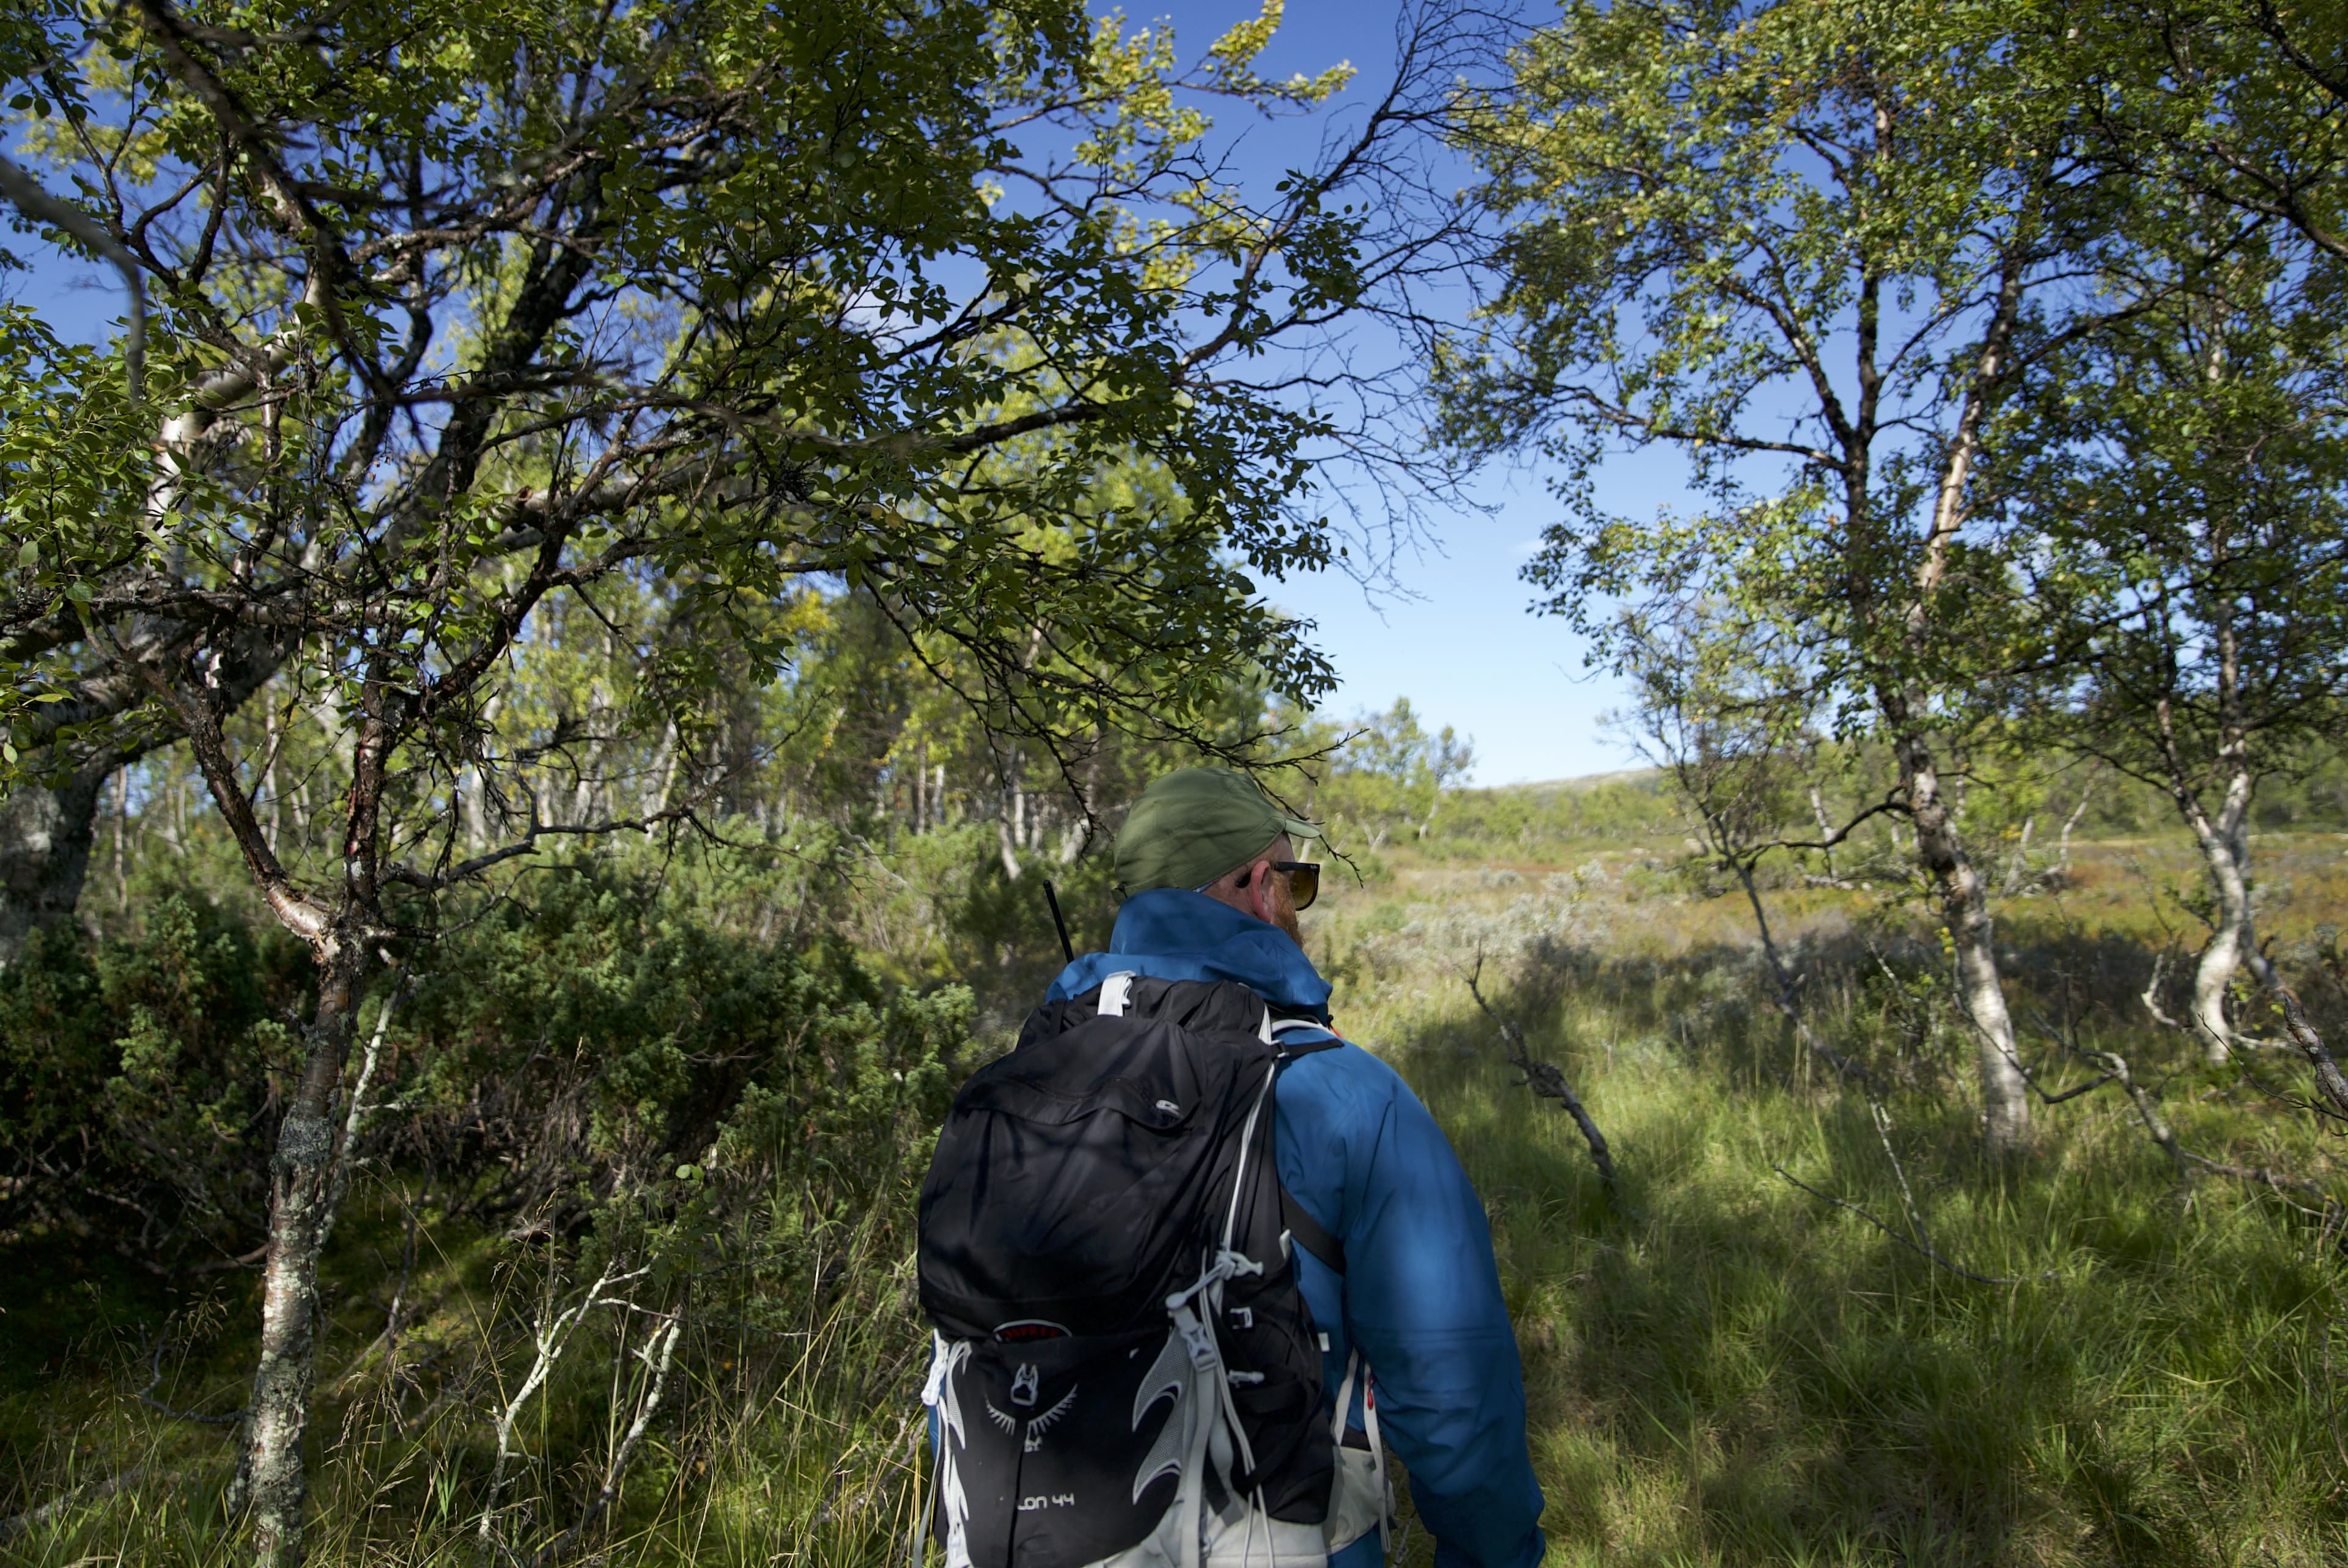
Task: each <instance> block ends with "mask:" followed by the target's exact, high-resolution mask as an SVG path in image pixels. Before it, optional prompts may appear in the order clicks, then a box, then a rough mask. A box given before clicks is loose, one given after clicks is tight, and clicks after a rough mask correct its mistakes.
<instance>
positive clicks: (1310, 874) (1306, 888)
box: [1200, 860, 1321, 909]
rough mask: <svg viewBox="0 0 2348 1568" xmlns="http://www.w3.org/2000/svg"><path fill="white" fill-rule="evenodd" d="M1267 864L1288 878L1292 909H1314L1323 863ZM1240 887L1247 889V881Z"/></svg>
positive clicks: (1242, 880) (1241, 883)
mask: <svg viewBox="0 0 2348 1568" xmlns="http://www.w3.org/2000/svg"><path fill="white" fill-rule="evenodd" d="M1266 864H1267V865H1268V866H1270V867H1271V868H1272V870H1274V871H1277V872H1279V873H1281V874H1282V876H1286V877H1287V878H1288V899H1289V903H1290V904H1291V905H1292V907H1295V908H1298V909H1310V908H1311V907H1313V900H1314V899H1315V898H1318V897H1321V863H1320V862H1319V861H1317V860H1273V861H1268V862H1266ZM1251 875H1252V874H1251ZM1239 885H1240V886H1241V887H1245V886H1247V879H1246V878H1245V877H1241V879H1240V884H1239ZM1207 886H1208V887H1212V886H1214V884H1213V883H1211V882H1210V883H1208V884H1207ZM1205 890H1206V889H1205V888H1200V892H1204V891H1205Z"/></svg>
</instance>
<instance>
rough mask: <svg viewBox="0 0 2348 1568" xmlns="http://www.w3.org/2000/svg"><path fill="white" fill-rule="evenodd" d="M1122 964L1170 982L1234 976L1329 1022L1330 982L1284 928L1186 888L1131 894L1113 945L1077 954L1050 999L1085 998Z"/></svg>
mask: <svg viewBox="0 0 2348 1568" xmlns="http://www.w3.org/2000/svg"><path fill="white" fill-rule="evenodd" d="M1121 969H1129V970H1131V971H1133V972H1134V973H1136V974H1143V975H1149V976H1153V977H1155V978H1156V979H1167V980H1237V981H1238V982H1239V983H1240V984H1241V985H1243V986H1245V987H1247V988H1248V989H1250V990H1251V991H1253V992H1255V994H1256V995H1258V996H1260V997H1262V999H1264V1000H1266V1001H1268V1002H1270V1003H1271V1004H1272V1006H1274V1007H1276V1008H1281V1009H1286V1010H1289V1011H1294V1012H1304V1013H1310V1014H1311V1015H1312V1016H1313V1017H1314V1018H1316V1019H1318V1020H1321V1021H1322V1022H1323V1023H1326V1022H1328V1021H1329V989H1330V988H1329V982H1328V981H1326V980H1324V979H1322V978H1321V974H1320V971H1319V970H1317V969H1315V968H1313V960H1312V959H1310V958H1306V957H1305V956H1304V949H1303V948H1299V947H1298V946H1297V945H1296V944H1295V943H1294V942H1292V941H1291V940H1290V939H1289V937H1288V933H1287V932H1285V931H1282V929H1280V927H1277V926H1272V925H1267V924H1266V923H1264V922H1263V921H1262V920H1259V919H1257V918H1256V917H1254V916H1252V915H1249V914H1244V913H1242V912H1241V911H1240V910H1237V909H1234V908H1232V907H1231V906H1230V905H1228V904H1222V903H1218V902H1217V901H1216V900H1214V899H1212V898H1210V897H1207V896H1206V895H1205V894H1203V893H1193V892H1191V891H1190V890H1189V889H1188V888H1186V887H1158V888H1152V889H1151V890H1150V891H1148V892H1147V893H1137V894H1135V895H1134V896H1133V897H1130V898H1128V899H1127V900H1126V901H1125V907H1123V908H1121V909H1119V910H1118V911H1117V927H1116V929H1115V930H1113V931H1112V932H1111V933H1110V934H1109V943H1108V951H1107V952H1106V953H1085V954H1081V955H1079V956H1078V958H1076V962H1074V963H1072V964H1070V965H1069V966H1068V967H1067V968H1065V969H1062V970H1061V971H1060V976H1059V979H1056V980H1054V981H1053V982H1052V989H1051V990H1050V991H1049V992H1048V993H1047V994H1046V999H1047V1000H1052V1001H1060V1000H1065V999H1067V998H1069V997H1075V996H1082V995H1083V994H1084V993H1085V992H1086V991H1088V990H1090V989H1093V988H1094V987H1095V986H1097V985H1098V984H1100V983H1101V981H1103V980H1105V979H1107V978H1108V977H1109V976H1111V975H1113V974H1116V973H1117V971H1119V970H1121Z"/></svg>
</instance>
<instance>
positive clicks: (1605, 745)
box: [1126, 0, 1680, 784]
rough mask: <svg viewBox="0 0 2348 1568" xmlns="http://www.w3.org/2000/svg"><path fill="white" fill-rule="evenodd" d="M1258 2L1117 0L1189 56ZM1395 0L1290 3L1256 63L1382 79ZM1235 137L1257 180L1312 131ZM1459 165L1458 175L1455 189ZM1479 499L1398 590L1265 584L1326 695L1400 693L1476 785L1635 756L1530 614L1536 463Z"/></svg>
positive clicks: (1645, 486) (1637, 505)
mask: <svg viewBox="0 0 2348 1568" xmlns="http://www.w3.org/2000/svg"><path fill="white" fill-rule="evenodd" d="M1259 4H1260V0H1170V3H1167V0H1161V3H1160V4H1159V5H1148V4H1146V3H1144V4H1135V5H1128V9H1127V12H1126V15H1127V19H1128V23H1129V24H1132V25H1139V24H1141V23H1143V22H1146V21H1155V20H1157V19H1159V18H1160V17H1163V18H1164V19H1165V20H1167V21H1168V22H1169V23H1170V24H1171V25H1172V26H1173V28H1174V32H1175V37H1176V41H1177V44H1178V46H1179V52H1180V54H1181V56H1183V57H1184V58H1186V59H1187V58H1193V57H1195V56H1196V55H1197V53H1198V52H1199V51H1200V50H1201V49H1203V48H1205V47H1206V46H1208V45H1209V44H1210V43H1212V42H1213V41H1214V40H1215V39H1216V38H1217V37H1218V36H1220V35H1221V34H1222V33H1223V32H1224V31H1225V30H1226V29H1228V28H1229V27H1230V26H1232V25H1233V24H1234V23H1237V22H1240V21H1243V20H1246V19H1247V18H1249V17H1251V16H1253V15H1256V12H1257V8H1258V5H1259ZM1396 10H1397V5H1396V0H1289V5H1288V8H1287V14H1286V16H1285V19H1284V21H1283V23H1282V27H1281V30H1280V33H1279V35H1278V36H1277V37H1276V38H1275V39H1274V41H1273V43H1272V46H1271V48H1270V49H1269V50H1268V51H1267V52H1266V54H1265V56H1264V57H1263V59H1262V61H1261V63H1260V67H1259V68H1260V69H1261V70H1262V72H1263V74H1265V75H1266V76H1270V77H1286V76H1288V75H1290V74H1291V73H1293V72H1303V73H1305V74H1307V75H1313V74H1317V73H1319V72H1320V71H1322V70H1324V69H1326V68H1327V67H1329V66H1331V65H1334V64H1335V63H1336V62H1337V61H1339V60H1347V61H1350V62H1351V63H1352V64H1353V65H1354V67H1355V68H1356V70H1357V72H1358V73H1359V74H1358V75H1357V76H1356V77H1355V79H1354V85H1353V87H1351V88H1350V89H1349V90H1348V91H1347V93H1345V94H1344V95H1343V96H1342V97H1341V98H1340V99H1339V100H1338V102H1337V104H1336V105H1334V106H1333V107H1334V108H1335V109H1336V112H1338V113H1340V114H1342V113H1343V112H1344V109H1343V104H1344V99H1346V98H1352V99H1359V98H1362V97H1365V96H1366V95H1368V94H1370V93H1373V92H1375V91H1376V90H1377V89H1378V87H1381V86H1382V85H1383V83H1384V81H1385V77H1386V76H1387V74H1388V73H1389V72H1390V69H1391V65H1392V59H1393V53H1394V48H1393V45H1394V24H1395V13H1396ZM1218 131H1219V132H1221V133H1225V134H1234V133H1241V132H1242V131H1243V132H1244V134H1241V136H1240V140H1239V143H1238V149H1237V154H1236V157H1235V159H1234V162H1235V164H1236V166H1237V169H1238V170H1239V171H1240V172H1241V174H1242V175H1243V176H1244V177H1245V178H1246V179H1248V181H1249V183H1251V184H1254V183H1256V182H1257V181H1259V180H1260V181H1262V184H1263V185H1265V186H1266V187H1268V186H1269V184H1270V182H1271V181H1272V180H1273V179H1277V178H1279V176H1280V174H1281V173H1282V172H1283V171H1284V169H1286V168H1287V167H1289V166H1290V165H1292V164H1296V163H1301V162H1303V161H1304V160H1306V159H1309V157H1310V155H1311V152H1312V149H1313V143H1314V142H1315V141H1316V140H1317V138H1318V135H1319V128H1318V127H1317V126H1315V125H1313V124H1311V123H1309V122H1302V123H1301V122H1282V123H1274V124H1271V125H1260V126H1252V127H1250V126H1246V125H1245V123H1244V122H1243V121H1241V119H1240V118H1237V117H1236V116H1234V115H1231V114H1230V113H1228V112H1227V113H1226V114H1225V116H1224V117H1223V118H1222V119H1221V121H1220V124H1219V126H1218ZM1460 180H1461V183H1463V184H1464V183H1466V182H1467V181H1468V170H1467V169H1465V168H1463V169H1461V171H1460ZM1679 472H1680V470H1679V469H1678V467H1677V466H1676V463H1675V461H1674V460H1673V459H1672V458H1670V457H1668V456H1663V455H1661V454H1657V455H1655V456H1652V457H1643V458H1641V459H1638V460H1635V461H1618V462H1616V463H1613V464H1611V465H1609V466H1608V468H1607V470H1606V472H1605V475H1604V477H1603V480H1602V483H1601V497H1600V498H1601V502H1602V503H1603V504H1604V505H1605V506H1606V507H1608V508H1609V509H1610V510H1613V511H1617V512H1644V511H1650V510H1652V509H1653V507H1656V506H1658V505H1661V504H1663V503H1665V502H1667V501H1670V500H1673V499H1675V498H1677V497H1678V496H1679V494H1680V487H1679V483H1678V477H1679ZM1472 488H1473V490H1474V493H1475V495H1476V497H1477V499H1478V500H1479V501H1481V502H1483V503H1484V504H1486V505H1487V506H1489V507H1494V508H1496V509H1495V510H1493V511H1491V512H1490V513H1485V512H1482V511H1477V510H1464V511H1460V512H1457V513H1454V514H1450V515H1443V516H1437V517H1434V518H1430V519H1429V520H1430V522H1431V523H1432V525H1433V530H1432V531H1433V532H1434V534H1435V535H1436V538H1435V539H1434V541H1433V543H1432V544H1431V546H1430V547H1429V548H1426V549H1423V550H1421V551H1418V552H1417V553H1416V554H1406V555H1404V557H1403V558H1402V559H1401V560H1400V561H1399V563H1398V569H1397V572H1396V574H1395V575H1396V576H1397V578H1398V579H1399V580H1400V585H1401V587H1402V588H1403V589H1406V590H1407V591H1406V595H1405V594H1402V593H1393V592H1386V593H1381V594H1378V595H1376V596H1375V597H1374V598H1373V597H1370V596H1365V593H1364V591H1363V589H1362V588H1361V587H1360V586H1359V585H1357V584H1356V583H1355V582H1354V580H1353V579H1351V578H1349V577H1347V576H1345V575H1344V574H1342V573H1323V574H1320V575H1318V576H1315V577H1309V578H1298V579H1290V580H1289V581H1287V582H1285V583H1282V584H1278V585H1272V586H1271V587H1270V591H1271V593H1272V597H1273V598H1274V599H1275V600H1277V601H1278V602H1279V603H1280V604H1281V605H1282V607H1283V608H1285V609H1287V610H1291V611H1292V612H1295V613H1299V614H1302V615H1304V616H1307V617H1309V618H1310V619H1312V620H1314V621H1315V622H1317V623H1318V631H1317V633H1316V641H1318V642H1319V644H1320V645H1321V647H1322V648H1323V650H1324V651H1326V652H1327V653H1328V654H1329V655H1330V657H1331V659H1332V660H1333V661H1334V663H1335V665H1336V668H1337V672H1338V674H1339V676H1340V677H1341V679H1342V680H1343V682H1344V685H1343V686H1342V688H1341V689H1340V690H1339V691H1338V692H1337V693H1336V695H1335V696H1334V698H1333V699H1331V700H1330V702H1329V704H1328V706H1329V708H1330V710H1331V711H1333V712H1335V713H1337V714H1338V715H1341V716H1350V715H1352V714H1354V713H1356V712H1363V711H1366V710H1371V709H1379V708H1384V707H1385V706H1387V705H1389V704H1390V703H1392V702H1394V700H1395V698H1396V697H1403V696H1406V697H1408V698H1409V699H1410V700H1411V704H1412V706H1413V707H1415V708H1416V709H1417V710H1418V711H1419V712H1420V713H1421V714H1422V715H1423V716H1424V718H1425V719H1426V720H1427V721H1428V722H1430V723H1437V724H1450V725H1453V726H1455V727H1456V728H1457V729H1458V730H1459V731H1460V732H1461V733H1463V734H1466V735H1468V736H1471V737H1472V738H1473V740H1474V743H1475V748H1476V756H1477V768H1476V773H1475V779H1476V782H1477V783H1479V784H1510V783H1517V782H1521V781H1526V780H1532V779H1553V778H1565V777H1570V776H1573V775H1575V774H1590V773H1601V772H1605V771H1608V770H1610V769H1614V768H1620V767H1625V766H1632V765H1636V764H1637V762H1638V759H1637V757H1636V756H1635V754H1634V753H1632V751H1631V749H1630V748H1629V746H1628V745H1627V744H1625V743H1624V742H1623V741H1622V738H1621V737H1620V736H1618V735H1616V734H1614V733H1612V732H1611V731H1610V730H1609V728H1608V727H1607V726H1606V725H1605V724H1604V723H1603V722H1602V720H1603V716H1604V715H1605V714H1606V713H1607V712H1609V711H1610V710H1612V709H1615V708H1617V707H1620V706H1621V705H1622V702H1623V696H1624V692H1623V688H1622V684H1621V682H1618V681H1616V680H1615V679H1614V678H1613V677H1612V676H1611V675H1609V674H1608V673H1606V672H1605V671H1591V670H1588V669H1586V668H1584V665H1583V655H1584V652H1585V648H1584V645H1583V644H1582V642H1581V640H1580V639H1578V638H1576V637H1575V636H1574V635H1573V633H1572V632H1571V630H1569V629H1568V627H1567V626H1566V625H1565V624H1564V623H1563V622H1562V621H1560V620H1555V619H1553V618H1549V617H1542V616H1537V615H1534V614H1532V613H1531V611H1530V606H1531V603H1532V599H1533V594H1532V590H1531V589H1529V587H1528V586H1527V585H1526V584H1525V583H1524V582H1523V581H1522V580H1521V579H1519V576H1518V572H1519V569H1520V568H1521V567H1523V566H1524V564H1525V562H1526V561H1527V559H1529V558H1530V556H1531V555H1532V553H1533V551H1534V548H1536V546H1537V544H1538V542H1539V540H1540V534H1541V530H1542V528H1544V527H1545V526H1546V525H1547V524H1548V523H1549V522H1550V520H1551V519H1552V518H1555V517H1556V516H1557V515H1558V507H1557V505H1556V503H1555V502H1554V501H1552V500H1551V499H1550V497H1549V494H1548V492H1547V487H1546V486H1545V484H1544V482H1543V476H1542V474H1541V473H1540V471H1539V470H1531V471H1527V470H1523V469H1519V470H1518V471H1515V472H1504V471H1498V470H1496V471H1494V472H1492V473H1489V474H1486V475H1482V476H1478V478H1477V480H1476V481H1475V483H1474V485H1473V487H1472Z"/></svg>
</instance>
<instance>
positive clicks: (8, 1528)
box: [0, 1464, 153, 1542]
mask: <svg viewBox="0 0 2348 1568" xmlns="http://www.w3.org/2000/svg"><path fill="white" fill-rule="evenodd" d="M152 1468H153V1467H152V1466H150V1465H143V1464H140V1465H133V1466H131V1467H130V1468H129V1470H126V1471H123V1472H122V1473H121V1474H119V1475H110V1476H108V1477H107V1478H106V1479H105V1480H104V1481H91V1482H90V1483H89V1484H88V1485H87V1486H77V1487H75V1488H74V1489H73V1490H72V1491H68V1492H67V1493H66V1494H65V1495H64V1496H62V1497H55V1498H51V1499H50V1500H49V1501H46V1502H45V1503H43V1504H41V1506H40V1507H38V1508H28V1509H26V1511H25V1512H22V1513H15V1514H11V1515H9V1516H8V1517H7V1518H5V1519H0V1542H6V1541H14V1540H15V1539H16V1537H18V1536H19V1535H22V1534H24V1533H25V1532H26V1531H28V1530H38V1529H39V1528H40V1527H41V1526H42V1525H44V1524H46V1523H48V1522H50V1521H51V1520H53V1519H56V1518H57V1517H58V1516H59V1515H61V1514H63V1513H64V1512H66V1511H67V1509H69V1508H73V1507H76V1506H77V1505H79V1504H81V1503H85V1502H98V1501H102V1500H104V1499H106V1498H109V1497H112V1496H113V1495H114V1494H115V1493H116V1492H118V1491H121V1490H122V1489H123V1488H124V1487H127V1486H136V1485H138V1484H139V1482H140V1481H144V1480H145V1479H146V1478H147V1472H148V1471H149V1470H151V1469H152Z"/></svg>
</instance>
